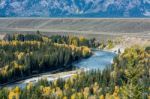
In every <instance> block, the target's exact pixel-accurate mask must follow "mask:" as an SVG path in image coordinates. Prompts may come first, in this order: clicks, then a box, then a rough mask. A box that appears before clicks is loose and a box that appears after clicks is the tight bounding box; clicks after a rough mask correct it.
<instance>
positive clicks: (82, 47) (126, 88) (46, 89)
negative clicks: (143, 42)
mask: <svg viewBox="0 0 150 99" xmlns="http://www.w3.org/2000/svg"><path fill="white" fill-rule="evenodd" d="M32 35H33V34H32ZM18 37H19V36H18V35H15V36H13V38H12V37H9V38H11V39H9V40H8V39H6V40H4V41H1V42H0V49H1V53H0V54H1V55H0V56H1V57H0V59H1V60H2V61H1V63H0V64H2V65H1V68H2V69H1V71H0V74H1V75H0V82H3V83H4V82H7V81H11V78H15V77H16V75H20V76H28V74H29V75H31V74H34V73H40V72H45V71H46V70H48V69H53V68H55V67H56V68H57V67H59V66H68V65H69V64H70V63H72V62H73V61H76V60H79V59H80V58H86V57H89V56H90V55H91V54H92V52H91V50H90V48H89V47H88V46H93V44H94V45H95V43H94V42H92V43H91V40H89V41H88V40H86V39H85V40H86V42H85V40H84V42H82V40H81V41H80V40H79V39H80V38H78V39H76V40H77V41H76V40H75V41H74V39H72V40H73V41H70V40H71V38H74V37H69V38H70V40H68V39H65V38H68V37H63V36H58V35H57V36H51V37H46V36H42V38H41V36H39V35H38V36H37V38H30V39H29V38H28V40H26V39H27V38H26V35H24V36H22V37H21V39H18ZM31 37H32V36H31ZM19 38H20V37H19ZM75 38H76V37H75ZM74 42H76V43H74ZM77 42H78V43H77ZM89 42H90V43H89ZM109 42H110V41H109ZM110 44H111V46H112V43H110ZM62 55H63V57H61V56H62ZM60 64H63V65H60ZM59 68H60V67H59ZM149 71H150V47H149V46H146V47H140V46H132V47H131V48H126V49H125V51H124V53H120V54H118V55H117V56H116V57H115V58H114V61H113V64H112V65H111V66H109V67H106V68H105V69H104V70H102V71H101V70H90V71H87V72H80V73H79V74H75V75H73V76H72V77H71V78H68V79H58V80H55V81H52V82H48V81H47V79H46V78H43V79H41V80H39V81H38V83H36V84H33V83H32V82H30V83H28V84H27V85H26V86H25V88H19V87H18V86H16V87H14V88H11V89H9V88H7V87H3V88H0V99H150V79H149V78H150V74H149ZM15 79H16V78H15Z"/></svg>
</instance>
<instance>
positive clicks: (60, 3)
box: [0, 0, 150, 17]
mask: <svg viewBox="0 0 150 99" xmlns="http://www.w3.org/2000/svg"><path fill="white" fill-rule="evenodd" d="M149 9H150V0H1V1H0V16H1V17H6V16H7V17H12V16H13V17H16V16H17V17H36V16H37V17H150V10H149Z"/></svg>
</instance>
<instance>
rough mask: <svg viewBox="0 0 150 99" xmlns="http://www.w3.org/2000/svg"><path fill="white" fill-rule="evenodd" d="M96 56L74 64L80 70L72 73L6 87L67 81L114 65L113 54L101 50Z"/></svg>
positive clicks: (65, 72)
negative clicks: (44, 80) (78, 75)
mask: <svg viewBox="0 0 150 99" xmlns="http://www.w3.org/2000/svg"><path fill="white" fill-rule="evenodd" d="M93 53H94V54H93V55H92V56H91V57H89V58H87V59H82V60H81V61H79V62H77V63H75V64H73V65H74V66H76V67H78V69H75V70H70V71H62V72H57V73H54V74H52V73H50V72H49V73H45V74H42V75H41V74H40V75H37V76H35V77H31V78H27V79H26V80H22V81H19V82H16V83H13V84H12V83H11V84H9V85H6V86H5V87H9V88H13V87H15V86H19V87H20V88H24V86H26V85H27V84H28V83H30V82H31V83H36V82H38V80H40V79H43V78H46V79H47V80H48V81H54V80H57V79H59V78H60V79H67V78H70V77H72V76H73V75H76V74H80V73H81V72H85V71H88V70H91V69H100V70H103V69H104V68H106V67H107V66H109V65H111V64H112V60H113V57H114V56H115V54H114V53H112V52H106V51H101V50H96V51H94V52H93Z"/></svg>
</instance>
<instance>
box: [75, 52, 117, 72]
mask: <svg viewBox="0 0 150 99" xmlns="http://www.w3.org/2000/svg"><path fill="white" fill-rule="evenodd" d="M115 56H116V54H115V53H113V52H108V51H99V50H95V51H93V55H92V56H91V57H90V58H88V59H83V60H81V61H79V62H77V63H75V64H74V65H75V66H78V67H80V68H87V69H100V70H103V69H104V68H106V66H110V65H111V64H112V62H113V58H114V57H115Z"/></svg>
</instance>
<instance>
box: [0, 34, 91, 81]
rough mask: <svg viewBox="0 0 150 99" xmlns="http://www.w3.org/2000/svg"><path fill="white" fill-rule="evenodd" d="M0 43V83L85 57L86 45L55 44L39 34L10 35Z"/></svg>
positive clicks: (61, 65) (58, 66)
mask: <svg viewBox="0 0 150 99" xmlns="http://www.w3.org/2000/svg"><path fill="white" fill-rule="evenodd" d="M10 37H12V38H11V39H9V40H8V39H7V40H2V41H0V84H3V83H7V82H10V81H15V80H17V79H20V78H24V77H27V76H31V75H33V74H39V73H43V72H47V71H52V70H56V69H59V68H65V67H71V63H73V62H75V61H77V60H79V59H82V58H86V57H89V56H90V55H91V54H92V53H91V50H90V48H88V47H86V46H76V45H73V44H72V45H69V44H59V43H56V42H52V41H51V39H50V38H49V37H46V36H42V35H39V34H14V35H10V36H9V38H10Z"/></svg>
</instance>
